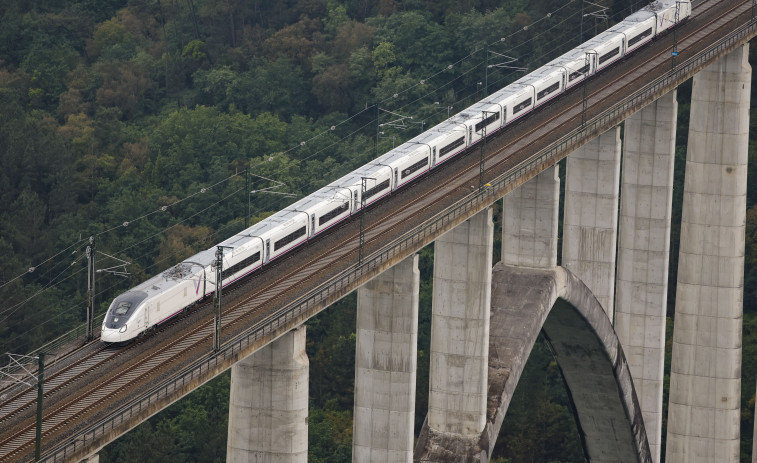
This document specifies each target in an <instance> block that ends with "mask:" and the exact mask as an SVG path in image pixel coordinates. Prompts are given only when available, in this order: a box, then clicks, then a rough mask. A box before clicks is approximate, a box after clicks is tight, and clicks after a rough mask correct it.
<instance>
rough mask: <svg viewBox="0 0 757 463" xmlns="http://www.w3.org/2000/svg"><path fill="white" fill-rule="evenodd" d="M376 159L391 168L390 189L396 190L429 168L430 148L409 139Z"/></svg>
mask: <svg viewBox="0 0 757 463" xmlns="http://www.w3.org/2000/svg"><path fill="white" fill-rule="evenodd" d="M377 161H379V162H381V163H382V164H385V165H387V166H389V167H390V168H391V169H392V175H393V176H394V179H393V181H392V184H393V188H392V189H393V190H396V189H397V188H400V187H401V186H403V185H405V184H406V183H408V182H410V181H412V180H413V179H414V178H416V177H418V176H420V175H423V174H424V173H426V172H428V171H429V169H431V148H429V146H428V145H426V144H423V143H418V142H415V141H410V142H406V143H403V144H402V145H400V146H398V147H396V148H394V149H393V150H391V151H389V152H388V153H386V154H385V155H383V156H381V157H379V158H378V159H377Z"/></svg>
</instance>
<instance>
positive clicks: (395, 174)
mask: <svg viewBox="0 0 757 463" xmlns="http://www.w3.org/2000/svg"><path fill="white" fill-rule="evenodd" d="M398 179H399V175H397V168H396V167H395V168H394V188H397V185H398V184H399V183H398V182H397V180H398Z"/></svg>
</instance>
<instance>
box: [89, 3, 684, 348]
mask: <svg viewBox="0 0 757 463" xmlns="http://www.w3.org/2000/svg"><path fill="white" fill-rule="evenodd" d="M690 15H691V2H690V1H681V0H658V1H656V2H654V3H651V4H650V5H648V6H646V7H644V8H643V9H642V10H640V11H638V12H636V13H634V14H632V15H631V16H629V17H627V18H626V19H624V20H623V21H621V22H620V23H618V24H616V25H615V26H613V27H611V28H610V29H608V30H606V31H605V32H603V33H601V34H599V35H598V36H596V37H594V38H592V39H590V40H589V41H587V42H585V43H584V44H582V45H580V46H579V47H577V48H575V49H573V50H571V51H569V52H567V53H565V54H564V55H562V56H560V57H559V58H557V59H555V60H553V61H551V62H549V63H547V64H545V65H544V66H542V67H540V68H539V69H537V70H535V71H534V72H532V73H530V74H528V75H526V76H524V77H522V78H521V79H519V80H517V81H516V82H514V83H512V84H510V85H508V86H507V87H505V88H503V89H501V90H499V91H497V92H496V93H493V94H492V95H489V96H488V97H486V98H485V99H484V100H482V101H479V102H478V103H476V104H474V105H472V106H470V107H469V108H467V109H465V110H463V111H461V112H459V113H458V114H456V115H454V116H452V117H450V118H449V119H447V120H446V121H444V122H442V123H441V124H439V125H437V126H435V127H433V128H431V129H430V130H428V131H426V132H424V133H422V134H420V135H418V136H417V137H415V138H413V139H412V140H410V141H408V142H406V143H404V144H402V145H400V146H398V147H397V148H395V149H393V150H391V151H389V152H388V153H386V154H384V155H383V156H380V157H379V158H377V159H375V160H373V161H372V162H370V163H368V164H366V165H364V166H362V167H360V168H359V169H357V170H355V171H354V172H352V173H350V174H347V175H345V176H344V177H342V178H340V179H339V180H336V181H335V182H332V183H331V184H329V185H327V186H325V187H323V188H321V189H320V190H318V191H316V192H315V193H313V194H311V195H309V196H307V197H305V198H303V199H301V200H299V201H297V202H295V203H294V204H292V205H290V206H289V207H287V208H286V209H284V210H282V211H280V212H277V213H276V214H273V215H272V216H270V217H268V218H267V219H265V220H263V221H261V222H259V223H257V224H255V225H253V226H252V227H250V228H248V229H246V230H244V231H242V232H240V233H238V234H236V235H234V236H232V237H231V238H229V239H227V240H226V241H224V242H222V243H220V245H221V246H224V248H223V267H222V270H223V273H222V285H223V286H226V285H228V284H231V283H233V282H235V281H237V280H239V279H240V278H242V277H244V276H245V275H248V274H249V273H251V272H253V271H255V270H257V269H258V268H260V267H261V266H264V265H266V264H268V263H270V262H271V261H273V260H274V259H277V258H279V257H281V256H282V255H284V254H285V253H287V252H289V251H291V250H292V249H294V248H296V247H297V246H299V245H301V244H303V243H305V242H306V241H308V240H310V239H312V238H314V237H315V236H316V235H318V234H320V233H323V232H324V231H326V230H327V229H329V228H331V227H333V226H334V225H336V224H338V223H339V222H341V221H343V220H345V219H347V218H349V217H350V216H351V215H353V214H355V213H357V212H359V211H360V210H361V207H362V204H363V200H364V201H365V205H366V206H367V205H370V204H371V203H374V202H375V201H378V200H380V199H381V198H383V197H384V196H386V195H388V194H390V193H392V192H393V191H394V190H396V189H398V188H402V187H403V186H404V185H406V184H407V183H408V182H410V181H412V180H413V179H415V178H416V177H418V176H420V175H423V174H425V173H426V172H428V171H429V170H430V169H433V168H435V167H436V166H438V165H439V164H441V163H443V162H446V161H448V160H449V159H452V158H453V157H455V156H456V155H457V154H459V153H460V152H462V151H464V150H466V149H468V148H470V147H471V146H472V145H474V144H476V143H477V142H478V141H480V140H481V139H482V138H483V136H484V134H486V135H487V136H488V135H491V134H492V133H494V132H496V131H497V130H500V129H502V128H503V127H505V126H506V125H508V124H511V123H512V122H513V121H515V120H517V119H518V118H520V117H522V116H524V115H525V114H528V113H529V112H530V111H533V110H534V109H535V108H536V107H538V106H540V105H543V104H545V103H546V102H548V101H549V100H551V99H553V98H555V97H556V96H558V95H560V94H561V93H563V92H565V91H566V90H568V89H569V88H571V87H572V86H574V85H576V84H579V83H581V82H582V81H583V80H584V79H587V78H589V77H590V76H592V75H594V74H596V73H597V72H599V71H601V70H602V69H604V68H606V67H607V66H610V65H611V64H612V63H614V62H615V61H617V60H619V59H622V58H623V57H624V56H626V55H627V54H629V53H631V52H633V51H634V50H636V49H637V48H639V47H641V46H643V45H644V44H646V43H648V42H650V41H651V40H653V39H654V38H655V37H656V36H658V35H660V34H661V33H663V32H665V31H666V30H668V29H670V28H671V27H674V26H676V25H677V24H678V23H680V22H681V21H683V20H685V19H686V18H688V17H689V16H690ZM363 177H367V178H370V179H371V180H369V181H368V185H367V187H366V191H365V198H361V192H362V178H363ZM215 253H216V247H215V246H214V247H212V248H210V249H208V250H205V251H202V252H200V253H198V254H196V255H194V256H192V257H190V258H189V259H187V260H185V261H184V262H181V263H180V264H177V265H176V266H174V267H171V268H170V269H168V270H166V271H165V272H163V273H161V274H159V275H156V276H154V277H153V278H150V279H149V280H147V281H145V282H143V283H142V284H140V285H138V286H135V287H134V288H132V289H130V290H128V291H126V292H125V293H123V294H121V295H120V296H118V297H117V298H116V299H115V300H113V302H112V303H111V305H110V307H109V309H108V312H107V313H106V315H105V319H104V320H103V324H102V334H101V339H102V340H103V341H105V342H123V341H128V340H131V339H133V338H135V337H137V336H138V335H140V334H142V333H144V332H145V331H147V330H148V329H150V328H151V327H153V326H155V325H158V324H160V323H162V322H164V321H166V320H168V319H169V318H171V317H173V316H174V315H176V314H178V313H180V312H181V311H182V310H184V309H185V308H187V307H188V306H191V305H192V304H194V303H195V302H197V301H199V300H201V299H203V298H205V297H206V296H208V295H209V294H211V293H212V292H213V291H215V287H216V272H215V261H216V258H215Z"/></svg>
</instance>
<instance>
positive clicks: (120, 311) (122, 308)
mask: <svg viewBox="0 0 757 463" xmlns="http://www.w3.org/2000/svg"><path fill="white" fill-rule="evenodd" d="M130 308H131V303H130V302H126V301H123V302H119V303H118V305H117V306H116V310H115V311H114V313H115V315H126V314H127V313H129V309H130Z"/></svg>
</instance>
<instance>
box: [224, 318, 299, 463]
mask: <svg viewBox="0 0 757 463" xmlns="http://www.w3.org/2000/svg"><path fill="white" fill-rule="evenodd" d="M305 331H306V330H305V326H304V325H303V326H300V327H299V328H297V329H295V330H292V331H290V332H289V333H287V334H285V335H284V336H282V337H280V338H278V339H277V340H275V341H274V342H272V343H271V344H269V345H267V346H265V347H264V348H262V349H260V350H259V351H257V352H255V353H254V354H252V355H250V356H249V357H247V358H246V359H244V360H241V361H239V362H237V364H236V365H234V366H233V367H232V368H231V396H230V399H229V436H228V441H227V447H226V461H227V462H229V463H241V462H244V463H247V462H261V463H263V462H265V463H295V462H301V463H305V462H307V458H308V374H309V362H308V358H307V354H305Z"/></svg>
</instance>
